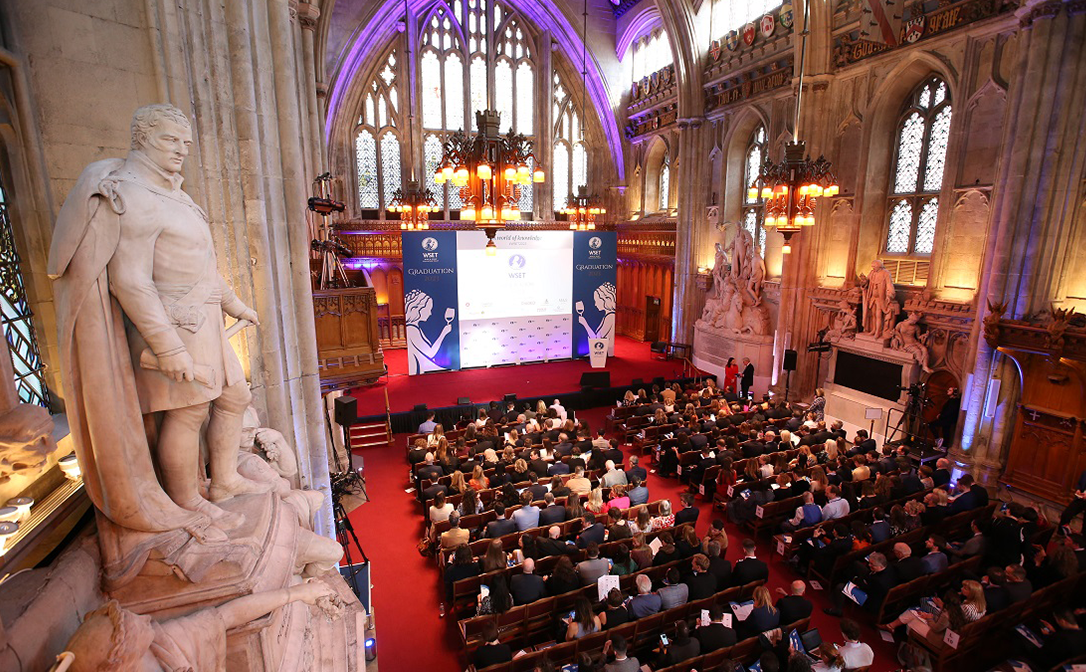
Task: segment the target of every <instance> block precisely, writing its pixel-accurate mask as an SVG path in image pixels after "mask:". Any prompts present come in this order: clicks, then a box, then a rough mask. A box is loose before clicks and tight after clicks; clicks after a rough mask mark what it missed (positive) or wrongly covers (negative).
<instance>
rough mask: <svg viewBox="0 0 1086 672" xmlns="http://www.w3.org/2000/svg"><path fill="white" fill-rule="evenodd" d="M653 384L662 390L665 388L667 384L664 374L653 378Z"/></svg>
mask: <svg viewBox="0 0 1086 672" xmlns="http://www.w3.org/2000/svg"><path fill="white" fill-rule="evenodd" d="M652 384H653V385H655V386H656V387H659V388H660V389H661V390H662V389H664V384H665V381H664V377H663V376H656V377H655V378H653V379H652Z"/></svg>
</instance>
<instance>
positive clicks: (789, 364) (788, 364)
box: [784, 350, 796, 371]
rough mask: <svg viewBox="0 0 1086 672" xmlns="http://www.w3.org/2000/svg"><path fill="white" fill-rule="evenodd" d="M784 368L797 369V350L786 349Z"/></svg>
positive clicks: (786, 369) (788, 369)
mask: <svg viewBox="0 0 1086 672" xmlns="http://www.w3.org/2000/svg"><path fill="white" fill-rule="evenodd" d="M784 370H785V371H795V370H796V351H795V350H785V351H784Z"/></svg>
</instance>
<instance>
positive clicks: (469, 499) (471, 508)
mask: <svg viewBox="0 0 1086 672" xmlns="http://www.w3.org/2000/svg"><path fill="white" fill-rule="evenodd" d="M484 510H485V507H484V506H483V501H482V500H481V499H479V493H477V492H476V491H475V490H474V489H472V488H468V489H467V490H466V491H465V492H464V494H462V495H460V504H458V505H457V507H456V512H457V513H459V514H460V517H461V518H463V517H464V516H472V515H475V514H477V513H482V512H483V511H484Z"/></svg>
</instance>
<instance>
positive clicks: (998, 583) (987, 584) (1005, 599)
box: [981, 567, 1011, 612]
mask: <svg viewBox="0 0 1086 672" xmlns="http://www.w3.org/2000/svg"><path fill="white" fill-rule="evenodd" d="M981 581H982V584H981V585H983V586H984V605H985V607H987V609H988V611H989V612H996V611H999V610H1000V609H1006V608H1007V606H1008V605H1010V603H1011V597H1010V595H1009V594H1008V593H1007V588H1006V585H1007V575H1006V573H1005V572H1004V570H1003V568H1002V567H989V568H988V571H987V572H986V573H985V575H984V576H983V577H982V578H981Z"/></svg>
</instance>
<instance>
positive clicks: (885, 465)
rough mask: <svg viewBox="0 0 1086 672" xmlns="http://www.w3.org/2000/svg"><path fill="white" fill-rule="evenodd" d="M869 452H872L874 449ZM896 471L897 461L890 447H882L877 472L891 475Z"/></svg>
mask: <svg viewBox="0 0 1086 672" xmlns="http://www.w3.org/2000/svg"><path fill="white" fill-rule="evenodd" d="M871 450H874V447H872V448H871ZM868 452H870V451H868ZM896 470H897V459H896V458H895V457H894V449H893V448H891V447H890V446H883V447H882V457H880V458H879V471H880V472H882V473H884V474H892V473H894V471H896Z"/></svg>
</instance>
